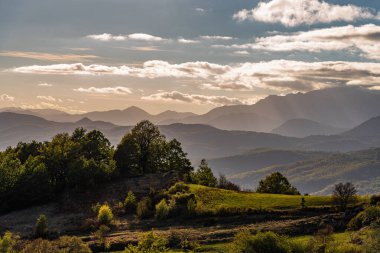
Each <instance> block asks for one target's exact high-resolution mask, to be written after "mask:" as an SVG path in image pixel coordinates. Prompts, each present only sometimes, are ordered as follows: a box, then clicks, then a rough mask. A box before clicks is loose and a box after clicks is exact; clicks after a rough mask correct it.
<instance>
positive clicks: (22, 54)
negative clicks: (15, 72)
mask: <svg viewBox="0 0 380 253" xmlns="http://www.w3.org/2000/svg"><path fill="white" fill-rule="evenodd" d="M0 56H5V57H15V58H27V59H33V60H41V61H69V62H75V61H89V60H91V59H96V58H98V56H96V55H80V54H52V53H43V52H26V51H0Z"/></svg>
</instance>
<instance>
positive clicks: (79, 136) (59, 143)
mask: <svg viewBox="0 0 380 253" xmlns="http://www.w3.org/2000/svg"><path fill="white" fill-rule="evenodd" d="M113 153H114V151H113V147H112V146H111V143H110V142H109V141H108V140H107V139H106V138H105V137H104V135H103V134H102V133H101V132H99V131H95V130H94V131H91V132H88V133H87V132H86V131H85V130H84V129H82V128H78V129H76V130H75V131H74V132H73V134H72V135H69V134H58V135H56V136H55V137H53V139H52V140H51V141H50V142H45V143H37V142H31V143H19V144H18V145H17V147H15V148H8V149H7V150H6V151H4V152H2V153H0V212H1V211H7V210H12V209H15V208H22V207H26V206H29V205H31V204H39V203H44V202H48V201H51V200H53V199H54V198H55V197H56V196H57V195H59V194H60V193H62V192H63V191H65V190H68V189H70V190H82V189H86V188H89V187H94V186H95V185H97V184H98V183H101V182H104V181H107V180H109V179H110V178H111V177H112V176H113V175H115V172H116V170H115V168H116V165H115V162H114V161H113V160H112V157H113Z"/></svg>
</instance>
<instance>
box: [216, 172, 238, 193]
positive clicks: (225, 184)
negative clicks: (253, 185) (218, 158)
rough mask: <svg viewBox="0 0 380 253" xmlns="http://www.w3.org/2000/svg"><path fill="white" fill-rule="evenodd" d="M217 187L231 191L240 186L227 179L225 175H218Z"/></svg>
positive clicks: (236, 189)
mask: <svg viewBox="0 0 380 253" xmlns="http://www.w3.org/2000/svg"><path fill="white" fill-rule="evenodd" d="M218 188H220V189H225V190H231V191H240V190H241V189H240V186H239V185H237V184H234V183H232V182H231V181H229V180H227V178H226V176H224V175H220V177H219V180H218Z"/></svg>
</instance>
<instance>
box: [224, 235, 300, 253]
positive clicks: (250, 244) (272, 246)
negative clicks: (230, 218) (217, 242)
mask: <svg viewBox="0 0 380 253" xmlns="http://www.w3.org/2000/svg"><path fill="white" fill-rule="evenodd" d="M292 247H293V246H292V244H291V243H290V242H289V239H288V238H287V237H284V236H280V235H278V234H275V233H273V232H265V233H263V232H259V233H257V234H256V235H254V236H251V234H250V233H249V231H243V232H240V233H238V234H237V235H236V236H235V239H234V241H233V243H232V244H231V247H230V252H231V253H232V252H233V253H239V252H240V253H274V252H275V253H290V252H292V251H293V249H292Z"/></svg>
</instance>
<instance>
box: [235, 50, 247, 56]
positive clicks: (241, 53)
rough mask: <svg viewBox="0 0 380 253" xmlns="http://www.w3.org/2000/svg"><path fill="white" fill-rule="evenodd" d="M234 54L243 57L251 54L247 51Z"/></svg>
mask: <svg viewBox="0 0 380 253" xmlns="http://www.w3.org/2000/svg"><path fill="white" fill-rule="evenodd" d="M234 54H236V55H243V56H247V55H250V53H249V52H248V51H247V50H239V51H235V52H234Z"/></svg>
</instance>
